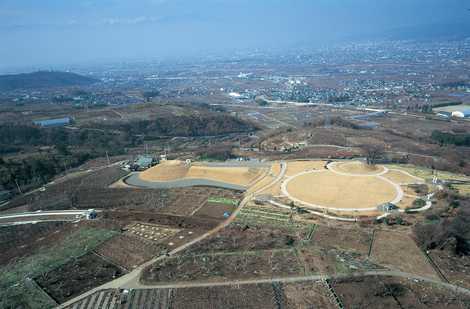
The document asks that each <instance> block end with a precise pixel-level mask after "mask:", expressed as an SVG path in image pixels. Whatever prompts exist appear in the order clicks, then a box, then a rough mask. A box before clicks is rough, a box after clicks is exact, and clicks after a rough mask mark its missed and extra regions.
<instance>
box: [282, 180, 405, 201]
mask: <svg viewBox="0 0 470 309" xmlns="http://www.w3.org/2000/svg"><path fill="white" fill-rule="evenodd" d="M287 191H288V193H289V194H290V195H291V197H292V198H294V200H300V201H304V202H307V203H309V204H313V205H318V206H324V207H327V208H341V209H366V208H374V207H376V206H378V205H380V204H383V203H386V202H389V201H392V200H393V199H394V198H395V196H396V191H395V188H394V187H393V186H392V185H391V184H389V183H387V182H386V181H384V180H382V179H380V178H377V177H354V176H343V175H337V174H334V173H332V172H329V171H325V172H321V173H308V174H303V175H299V176H297V177H295V178H293V179H292V180H291V181H289V183H288V184H287Z"/></svg>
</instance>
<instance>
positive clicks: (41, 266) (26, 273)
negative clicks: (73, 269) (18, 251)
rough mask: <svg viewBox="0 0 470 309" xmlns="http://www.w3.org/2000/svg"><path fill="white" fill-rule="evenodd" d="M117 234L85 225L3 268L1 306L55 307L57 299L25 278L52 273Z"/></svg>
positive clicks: (0, 286)
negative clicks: (13, 264) (11, 265)
mask: <svg viewBox="0 0 470 309" xmlns="http://www.w3.org/2000/svg"><path fill="white" fill-rule="evenodd" d="M114 235H115V232H113V231H109V230H103V229H95V228H87V227H83V228H81V229H79V230H77V231H74V232H73V233H71V234H69V235H67V236H66V237H65V238H64V239H62V240H61V241H58V242H57V243H54V244H53V245H52V246H48V247H47V248H43V249H41V250H38V251H36V252H35V253H34V254H33V255H30V256H27V257H25V258H23V259H21V260H19V261H17V262H16V263H15V267H14V268H12V267H9V266H3V267H1V268H0V308H11V307H12V308H18V307H26V308H30V309H35V308H38V309H42V308H49V307H53V306H54V305H55V304H56V303H55V301H54V300H53V299H52V298H50V297H48V296H47V294H45V293H44V291H42V290H40V289H39V288H38V287H37V285H36V284H34V282H33V281H31V280H30V281H28V280H24V278H38V277H40V276H42V275H44V274H46V273H49V272H51V271H53V270H54V269H56V268H57V267H61V266H62V265H65V264H67V263H69V262H70V261H73V260H74V259H78V258H80V257H81V256H83V255H84V254H86V253H87V252H90V251H91V250H93V249H94V248H96V247H98V246H99V245H100V244H101V243H103V242H104V241H106V240H108V239H110V238H111V237H113V236H114Z"/></svg>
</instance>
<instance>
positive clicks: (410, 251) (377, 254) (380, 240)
mask: <svg viewBox="0 0 470 309" xmlns="http://www.w3.org/2000/svg"><path fill="white" fill-rule="evenodd" d="M371 259H372V260H373V261H375V262H377V263H379V264H381V265H384V266H389V267H391V268H393V269H398V270H401V271H403V272H408V273H413V274H417V275H421V276H424V277H428V278H434V279H436V280H439V279H440V278H439V276H438V274H437V273H436V271H435V270H434V269H433V267H432V266H431V264H430V263H429V261H428V260H427V259H426V256H425V254H424V253H423V252H422V251H421V249H420V248H418V246H417V245H416V244H415V242H414V241H413V240H412V239H411V238H410V237H409V236H408V235H406V234H404V233H400V232H387V231H376V232H375V238H374V243H373V246H372V250H371Z"/></svg>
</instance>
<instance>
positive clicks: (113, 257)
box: [95, 235, 167, 270]
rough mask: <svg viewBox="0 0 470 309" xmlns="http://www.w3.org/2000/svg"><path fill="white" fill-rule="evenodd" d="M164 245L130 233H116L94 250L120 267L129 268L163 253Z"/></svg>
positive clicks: (165, 248)
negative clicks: (116, 234)
mask: <svg viewBox="0 0 470 309" xmlns="http://www.w3.org/2000/svg"><path fill="white" fill-rule="evenodd" d="M165 250H167V247H166V246H161V245H158V244H155V243H152V242H150V241H145V240H143V239H140V238H138V237H133V236H130V235H118V236H115V237H113V238H112V239H110V240H108V241H106V242H105V243H103V244H102V245H101V246H99V247H98V248H97V249H96V250H95V251H96V252H97V253H98V254H99V255H102V256H104V257H106V258H107V259H109V260H110V261H113V262H114V263H116V264H117V265H120V266H121V267H122V268H124V269H127V270H131V269H134V268H136V267H137V266H139V265H141V264H143V263H144V262H146V261H148V260H150V259H152V258H154V257H156V256H159V255H161V254H163V253H164V252H165Z"/></svg>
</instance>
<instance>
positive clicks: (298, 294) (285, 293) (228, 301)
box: [66, 282, 335, 309]
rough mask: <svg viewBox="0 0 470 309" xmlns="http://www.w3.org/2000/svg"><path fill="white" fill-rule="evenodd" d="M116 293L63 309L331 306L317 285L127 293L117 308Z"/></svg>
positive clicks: (105, 293)
mask: <svg viewBox="0 0 470 309" xmlns="http://www.w3.org/2000/svg"><path fill="white" fill-rule="evenodd" d="M118 299H119V293H118V292H117V291H116V290H104V291H100V292H96V293H94V294H92V295H90V296H88V297H87V298H85V299H84V300H82V301H79V302H77V303H76V304H74V305H71V306H69V307H66V309H72V308H77V306H79V307H80V308H82V309H94V308H97V306H98V304H99V303H101V304H102V308H116V309H124V308H174V309H193V308H195V309H206V308H248V309H271V308H287V309H297V308H326V309H330V308H331V309H333V308H335V306H334V305H333V304H332V303H331V301H330V300H329V298H328V293H327V290H326V289H325V287H324V286H323V285H321V284H319V283H317V282H300V283H286V284H284V283H277V282H274V283H263V284H247V285H227V286H213V287H201V288H199V287H198V288H175V289H136V290H132V291H131V292H130V293H129V297H128V300H129V301H128V302H127V303H125V304H119V302H118Z"/></svg>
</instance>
